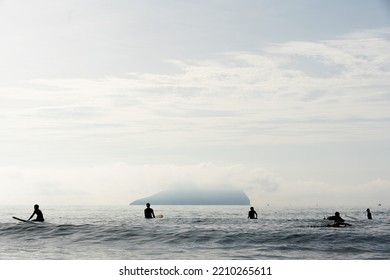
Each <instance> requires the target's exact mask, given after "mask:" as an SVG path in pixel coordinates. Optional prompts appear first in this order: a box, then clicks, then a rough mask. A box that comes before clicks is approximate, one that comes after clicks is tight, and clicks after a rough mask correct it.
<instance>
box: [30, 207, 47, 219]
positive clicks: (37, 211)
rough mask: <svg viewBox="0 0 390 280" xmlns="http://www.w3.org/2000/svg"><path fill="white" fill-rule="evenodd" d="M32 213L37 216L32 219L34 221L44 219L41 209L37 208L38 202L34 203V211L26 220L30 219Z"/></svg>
mask: <svg viewBox="0 0 390 280" xmlns="http://www.w3.org/2000/svg"><path fill="white" fill-rule="evenodd" d="M34 215H37V218H36V219H35V220H33V221H34V222H44V221H45V219H44V218H43V214H42V211H41V210H39V205H38V204H35V205H34V212H33V213H32V215H31V217H30V218H29V219H28V221H30V220H31V218H32V217H34Z"/></svg>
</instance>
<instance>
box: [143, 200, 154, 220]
mask: <svg viewBox="0 0 390 280" xmlns="http://www.w3.org/2000/svg"><path fill="white" fill-rule="evenodd" d="M144 213H145V218H147V219H153V218H155V216H154V211H153V209H152V208H150V203H146V208H145V210H144Z"/></svg>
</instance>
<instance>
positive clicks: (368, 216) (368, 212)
mask: <svg viewBox="0 0 390 280" xmlns="http://www.w3.org/2000/svg"><path fill="white" fill-rule="evenodd" d="M367 218H368V219H369V220H372V215H371V211H370V208H367Z"/></svg>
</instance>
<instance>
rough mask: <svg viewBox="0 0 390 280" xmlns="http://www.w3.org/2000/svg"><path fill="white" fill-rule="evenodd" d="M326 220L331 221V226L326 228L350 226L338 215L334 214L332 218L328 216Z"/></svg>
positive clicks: (337, 213)
mask: <svg viewBox="0 0 390 280" xmlns="http://www.w3.org/2000/svg"><path fill="white" fill-rule="evenodd" d="M326 219H327V220H333V221H334V223H333V224H329V225H327V226H328V227H339V226H350V224H348V223H345V222H344V219H343V218H341V217H340V213H339V212H336V213H334V216H329V217H327V218H326Z"/></svg>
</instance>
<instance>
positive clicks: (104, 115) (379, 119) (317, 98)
mask: <svg viewBox="0 0 390 280" xmlns="http://www.w3.org/2000/svg"><path fill="white" fill-rule="evenodd" d="M389 33H390V32H389V31H388V30H382V31H381V32H378V31H372V32H369V31H365V32H363V33H361V34H355V35H348V36H344V37H340V38H337V39H333V40H327V41H317V42H287V43H283V44H274V45H269V46H268V47H267V48H264V49H262V50H259V51H258V52H235V53H225V54H221V55H219V56H215V59H214V60H203V61H199V60H198V61H195V60H187V61H184V60H182V61H172V62H173V63H174V64H175V65H176V67H178V69H179V70H180V72H179V73H175V74H148V73H130V74H128V76H127V77H125V78H119V77H105V78H102V79H94V80H88V79H51V80H44V79H40V80H32V81H28V82H26V83H24V85H23V87H19V88H15V87H14V88H12V89H9V88H6V89H3V91H2V92H3V93H2V94H1V95H0V98H1V99H2V101H3V102H5V103H4V104H6V103H7V104H8V105H10V104H11V106H8V107H7V108H5V107H4V108H2V113H1V116H2V117H3V118H6V119H8V120H10V121H12V124H13V126H14V127H15V130H19V131H20V133H23V132H21V131H25V130H27V132H28V134H32V135H34V131H37V132H38V133H45V132H47V131H50V132H49V134H53V132H55V131H58V132H60V131H64V130H65V131H68V133H67V134H68V135H69V134H75V135H80V136H86V137H87V139H88V138H89V137H90V136H89V135H88V134H90V135H93V137H97V139H99V138H102V137H103V138H104V137H106V135H108V134H111V135H113V136H117V137H122V138H123V139H127V140H128V141H130V142H131V140H132V139H134V136H135V135H137V136H135V138H137V139H139V140H136V141H146V142H153V144H157V143H156V141H154V139H156V135H160V140H159V142H160V143H162V145H167V144H168V143H175V144H179V143H188V141H189V139H194V140H197V141H202V139H201V138H200V137H199V136H200V135H202V138H204V139H206V141H210V142H220V143H224V142H236V140H237V139H239V138H241V135H245V137H244V138H242V141H243V142H247V143H251V142H257V143H259V142H262V143H267V142H268V143H269V142H274V141H278V142H285V141H289V142H290V141H300V142H302V141H309V142H313V141H314V142H315V141H319V140H321V139H324V138H326V139H328V140H329V141H332V140H333V141H336V140H337V141H340V140H350V135H353V137H354V138H355V139H362V140H367V139H383V138H386V135H390V134H389V133H387V134H386V133H379V131H388V130H389V122H388V119H389V117H390V116H389V113H388V110H387V108H388V104H387V103H386V101H387V99H385V100H383V96H384V94H386V93H387V91H388V89H389V87H390V82H389V74H388V73H389V72H388V69H390V65H389V62H388V61H389V54H388V51H387V50H388V49H389V47H390V41H389V40H388V39H387V37H388V36H389ZM319 92H320V94H318V93H319ZM367 98H370V100H371V102H370V103H367V102H365V101H366V100H367ZM308 101H310V104H308ZM383 101H384V102H383ZM384 103H385V104H384ZM318 120H321V122H320V123H319V122H318ZM349 120H354V121H352V122H351V121H349ZM356 120H360V121H359V122H356ZM373 122H376V125H375V126H372V125H371V124H372V123H373ZM368 124H369V125H368ZM31 128H32V129H33V130H34V131H32V130H31ZM8 129H11V128H10V127H8ZM11 130H12V129H11ZM15 130H12V132H11V133H15ZM5 133H7V130H6V131H5ZM140 135H143V136H142V137H139V136H140ZM179 135H180V137H178V136H179ZM303 135H304V136H303ZM193 142H196V141H193Z"/></svg>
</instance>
